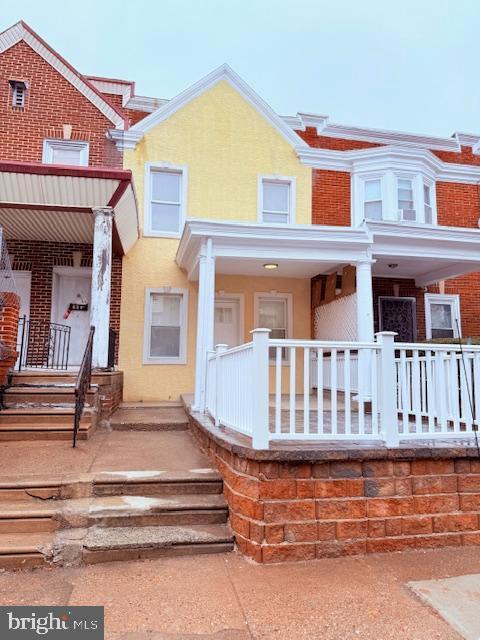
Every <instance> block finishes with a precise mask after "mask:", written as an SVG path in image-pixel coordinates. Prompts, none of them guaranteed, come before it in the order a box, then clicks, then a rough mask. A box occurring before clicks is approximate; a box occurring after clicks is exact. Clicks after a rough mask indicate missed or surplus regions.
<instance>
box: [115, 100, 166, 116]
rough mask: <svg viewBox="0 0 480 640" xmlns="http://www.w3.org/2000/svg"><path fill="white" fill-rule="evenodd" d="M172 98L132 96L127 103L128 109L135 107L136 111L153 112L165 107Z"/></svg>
mask: <svg viewBox="0 0 480 640" xmlns="http://www.w3.org/2000/svg"><path fill="white" fill-rule="evenodd" d="M167 102H170V100H167V99H166V98H149V97H148V96H132V97H131V98H130V100H129V101H128V102H127V103H126V104H125V107H126V108H127V109H135V110H136V111H145V112H146V113H153V112H154V111H156V110H157V109H158V108H159V107H163V105H164V104H167Z"/></svg>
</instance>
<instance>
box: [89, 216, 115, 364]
mask: <svg viewBox="0 0 480 640" xmlns="http://www.w3.org/2000/svg"><path fill="white" fill-rule="evenodd" d="M93 215H94V218H95V227H94V232H93V264H92V300H91V311H90V324H91V325H93V326H94V327H95V335H94V338H93V354H92V366H93V367H94V368H99V369H102V368H106V367H107V366H108V333H109V326H110V287H111V277H112V227H113V209H112V207H99V208H95V209H93Z"/></svg>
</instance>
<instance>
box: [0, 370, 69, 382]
mask: <svg viewBox="0 0 480 640" xmlns="http://www.w3.org/2000/svg"><path fill="white" fill-rule="evenodd" d="M77 375H78V371H45V370H44V369H38V370H36V371H34V370H28V371H16V372H15V373H13V374H12V378H11V384H12V386H16V385H22V384H41V385H49V384H71V383H73V384H75V381H76V379H77Z"/></svg>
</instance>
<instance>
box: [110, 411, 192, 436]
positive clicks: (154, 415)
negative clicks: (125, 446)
mask: <svg viewBox="0 0 480 640" xmlns="http://www.w3.org/2000/svg"><path fill="white" fill-rule="evenodd" d="M110 426H111V428H112V429H114V430H115V431H127V430H128V431H184V430H186V429H188V418H187V415H186V413H185V411H184V409H183V408H182V407H179V406H172V405H156V406H146V407H129V406H121V407H120V408H118V409H117V410H116V411H115V413H114V414H113V415H112V416H111V418H110Z"/></svg>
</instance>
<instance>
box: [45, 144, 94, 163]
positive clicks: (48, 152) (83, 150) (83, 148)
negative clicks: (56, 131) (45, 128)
mask: <svg viewBox="0 0 480 640" xmlns="http://www.w3.org/2000/svg"><path fill="white" fill-rule="evenodd" d="M67 147H70V148H73V149H78V150H79V151H80V164H79V165H78V166H79V167H87V166H88V157H89V153H90V145H89V144H88V142H86V141H85V140H63V139H60V138H58V139H55V138H45V140H44V141H43V152H42V162H43V163H44V164H53V162H52V160H53V151H54V149H55V148H64V149H65V148H67ZM72 166H77V165H72Z"/></svg>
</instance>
